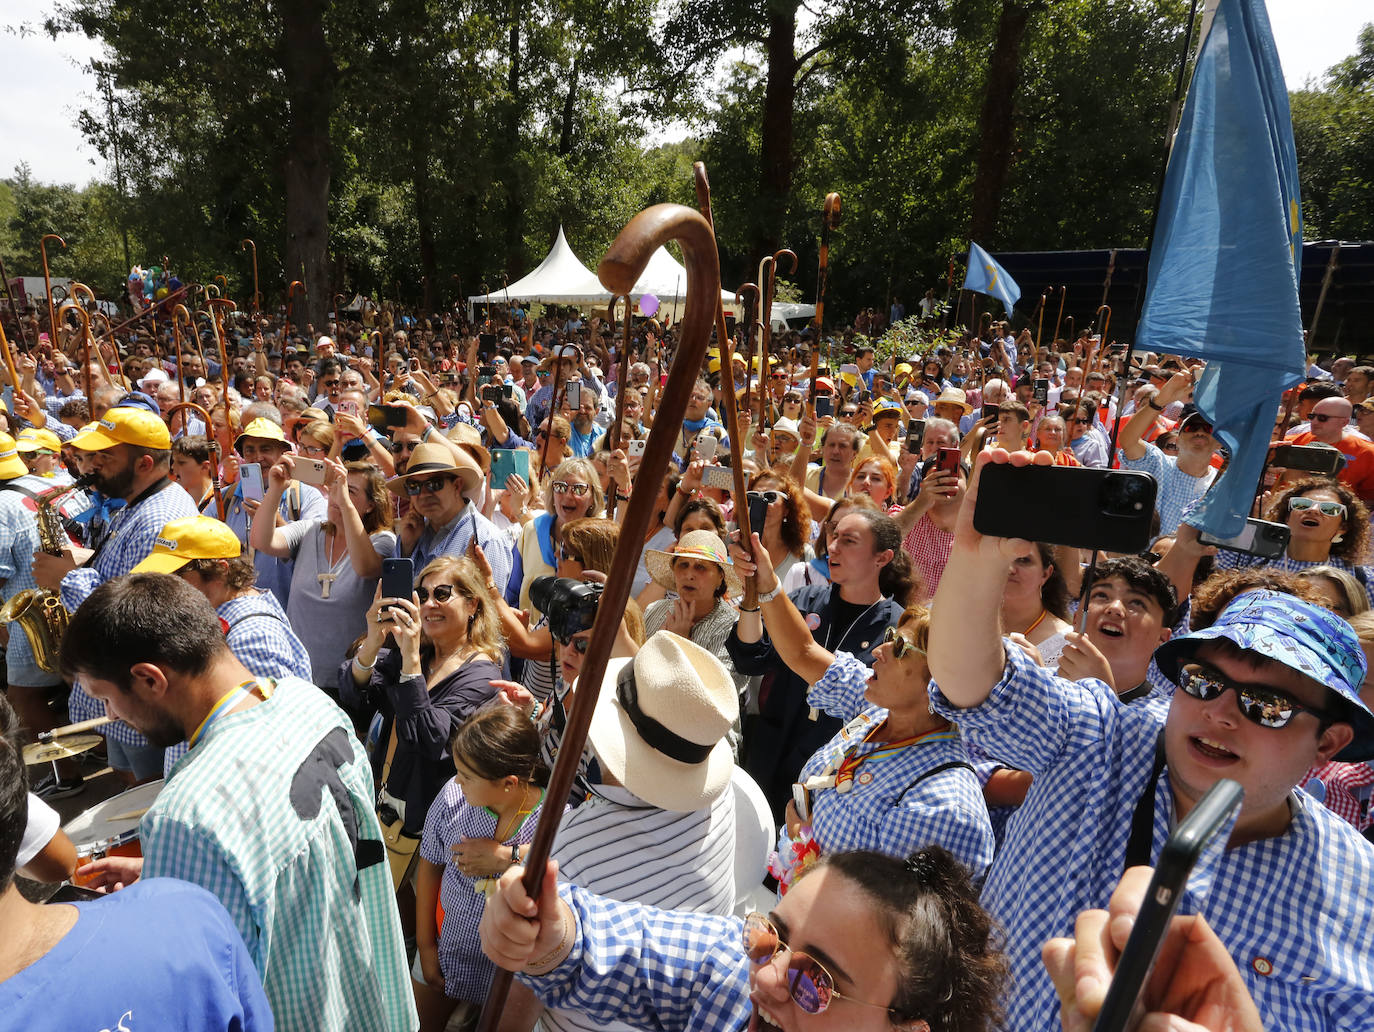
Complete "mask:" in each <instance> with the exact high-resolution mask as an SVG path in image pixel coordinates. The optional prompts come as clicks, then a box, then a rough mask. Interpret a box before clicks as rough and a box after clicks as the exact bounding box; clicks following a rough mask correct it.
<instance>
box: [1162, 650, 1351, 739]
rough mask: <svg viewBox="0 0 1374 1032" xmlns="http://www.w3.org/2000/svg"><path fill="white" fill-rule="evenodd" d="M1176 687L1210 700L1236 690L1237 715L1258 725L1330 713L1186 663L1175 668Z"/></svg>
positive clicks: (1279, 724) (1325, 716) (1323, 717)
mask: <svg viewBox="0 0 1374 1032" xmlns="http://www.w3.org/2000/svg"><path fill="white" fill-rule="evenodd" d="M1178 686H1179V688H1180V689H1182V691H1183V692H1184V693H1186V694H1188V695H1191V696H1192V697H1193V698H1194V699H1200V700H1202V701H1203V702H1211V701H1212V700H1213V699H1219V698H1221V696H1223V695H1224V694H1226V692H1227V691H1234V692H1235V693H1236V702H1237V704H1238V705H1239V706H1240V712H1241V716H1243V717H1244V718H1245V719H1246V720H1248V721H1250V722H1251V723H1252V724H1258V725H1259V726H1260V727H1267V728H1271V729H1273V728H1280V727H1287V726H1288V725H1289V724H1291V723H1292V722H1293V718H1294V717H1296V716H1297V715H1298V714H1299V713H1311V714H1312V715H1313V716H1315V717H1317V718H1318V719H1319V720H1329V719H1330V715H1329V714H1328V713H1327V712H1326V711H1325V710H1321V709H1317V708H1316V707H1315V706H1304V705H1302V704H1301V703H1300V702H1298V701H1297V700H1296V699H1294V698H1293V697H1292V696H1291V695H1289V694H1287V693H1286V692H1282V691H1279V690H1278V689H1277V688H1269V687H1266V686H1264V685H1257V684H1238V683H1236V682H1235V681H1232V680H1230V679H1228V678H1226V677H1224V676H1223V675H1222V674H1220V673H1218V672H1217V671H1215V670H1213V669H1211V668H1210V667H1205V666H1203V665H1202V664H1200V663H1189V664H1187V665H1186V666H1184V667H1182V668H1181V669H1180V670H1179V675H1178Z"/></svg>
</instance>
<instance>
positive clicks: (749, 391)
mask: <svg viewBox="0 0 1374 1032" xmlns="http://www.w3.org/2000/svg"><path fill="white" fill-rule="evenodd" d="M751 294H752V295H753V297H754V300H753V302H752V303H751V302H750V301H749V300H748V298H749V295H751ZM758 299H759V285H758V284H757V283H745V284H743V285H742V286H741V287H740V288H739V289H738V290H737V291H735V304H736V305H739V308H740V313H739V314H740V321H741V322H742V323H743V325H744V411H745V412H752V411H753V409H752V407H751V406H752V404H753V383H754V325H755V324H754V307H755V306H756V305H757V304H758ZM730 375H731V382H732V384H733V380H734V372H733V370H732V371H731V374H730Z"/></svg>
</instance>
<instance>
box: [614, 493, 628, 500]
mask: <svg viewBox="0 0 1374 1032" xmlns="http://www.w3.org/2000/svg"><path fill="white" fill-rule="evenodd" d="M615 496H616V498H617V499H618V500H619V501H622V502H628V501H629V500H630V496H629V495H627V494H621V493H620V492H619V491H617V492H616V493H615Z"/></svg>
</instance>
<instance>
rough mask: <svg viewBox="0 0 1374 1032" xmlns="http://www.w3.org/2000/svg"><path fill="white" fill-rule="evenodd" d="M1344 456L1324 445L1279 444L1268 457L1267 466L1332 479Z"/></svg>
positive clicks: (1343, 460) (1338, 469)
mask: <svg viewBox="0 0 1374 1032" xmlns="http://www.w3.org/2000/svg"><path fill="white" fill-rule="evenodd" d="M1345 461H1346V460H1345V455H1343V454H1342V453H1341V452H1339V451H1337V450H1336V449H1335V448H1332V447H1330V446H1328V445H1325V444H1281V445H1279V446H1278V447H1277V448H1275V449H1274V451H1273V453H1272V454H1271V455H1270V456H1269V465H1271V466H1278V467H1280V468H1282V469H1296V470H1301V471H1302V472H1303V473H1315V474H1316V475H1317V476H1320V477H1334V476H1335V475H1336V474H1337V473H1338V472H1340V470H1341V468H1342V467H1343V466H1344V465H1345Z"/></svg>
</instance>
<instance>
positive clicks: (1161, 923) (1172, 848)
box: [1093, 778, 1245, 1032]
mask: <svg viewBox="0 0 1374 1032" xmlns="http://www.w3.org/2000/svg"><path fill="white" fill-rule="evenodd" d="M1244 798H1245V790H1244V789H1242V788H1241V787H1240V785H1239V784H1238V783H1237V782H1235V781H1232V780H1231V779H1229V778H1222V779H1221V780H1220V781H1218V782H1217V783H1216V784H1215V785H1213V786H1212V787H1211V788H1209V789H1208V790H1207V794H1206V795H1204V796H1203V797H1202V798H1201V799H1200V800H1199V801H1198V804H1197V805H1196V806H1195V807H1193V811H1192V813H1190V814H1188V816H1187V817H1185V818H1184V819H1183V820H1182V821H1181V822H1180V823H1179V826H1178V827H1177V828H1175V829H1174V832H1173V834H1172V835H1170V836H1169V841H1168V842H1166V843H1164V848H1163V849H1162V850H1160V853H1159V862H1158V863H1157V864H1156V865H1155V873H1154V875H1153V877H1151V878H1150V888H1149V889H1148V891H1146V893H1145V902H1144V903H1142V904H1141V906H1140V913H1138V914H1137V915H1136V918H1135V925H1134V926H1133V927H1132V928H1131V934H1130V936H1129V937H1128V938H1127V939H1126V946H1125V948H1124V949H1123V950H1122V951H1121V958H1120V959H1119V960H1118V961H1117V963H1116V971H1115V973H1113V975H1112V982H1111V985H1109V986H1108V987H1107V996H1106V999H1104V1000H1103V1001H1102V1010H1101V1011H1100V1012H1099V1013H1098V1015H1097V1022H1096V1023H1095V1024H1094V1025H1093V1032H1125V1030H1126V1029H1127V1028H1128V1027H1129V1022H1130V1020H1131V1018H1132V1016H1133V1012H1134V1010H1135V1007H1136V1000H1137V999H1138V998H1139V996H1140V992H1141V990H1142V989H1144V988H1145V983H1146V982H1147V981H1149V978H1150V972H1151V971H1152V970H1153V969H1154V966H1155V961H1156V960H1157V959H1158V957H1159V948H1160V946H1161V945H1162V944H1163V942H1164V935H1165V933H1166V932H1167V931H1168V930H1169V922H1171V921H1172V920H1173V918H1174V914H1175V912H1177V910H1178V904H1179V901H1180V900H1182V898H1183V891H1184V889H1186V888H1187V887H1188V875H1189V874H1190V873H1192V870H1193V867H1194V866H1195V865H1196V864H1197V861H1198V857H1200V856H1201V855H1202V854H1203V853H1204V852H1205V851H1206V849H1207V847H1208V845H1209V844H1210V843H1211V842H1212V840H1213V839H1215V838H1216V837H1217V835H1218V834H1219V833H1220V832H1221V830H1222V828H1223V827H1225V826H1226V824H1227V822H1228V821H1229V820H1230V818H1231V815H1232V814H1233V813H1235V812H1236V810H1237V809H1239V808H1240V804H1241V801H1242V800H1243V799H1244Z"/></svg>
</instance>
